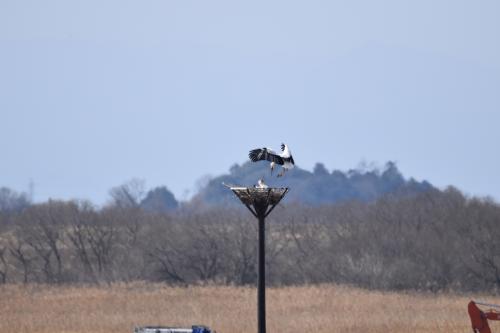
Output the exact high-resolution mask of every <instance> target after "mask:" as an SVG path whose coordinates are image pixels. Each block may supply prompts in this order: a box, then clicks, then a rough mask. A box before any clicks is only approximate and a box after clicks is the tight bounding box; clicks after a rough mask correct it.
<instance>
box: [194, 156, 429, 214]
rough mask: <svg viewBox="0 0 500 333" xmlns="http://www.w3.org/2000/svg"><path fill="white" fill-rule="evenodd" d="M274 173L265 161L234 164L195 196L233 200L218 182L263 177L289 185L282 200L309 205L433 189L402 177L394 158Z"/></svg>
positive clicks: (212, 200)
mask: <svg viewBox="0 0 500 333" xmlns="http://www.w3.org/2000/svg"><path fill="white" fill-rule="evenodd" d="M277 173H278V172H275V173H274V175H272V176H271V174H270V169H269V163H266V162H259V163H251V162H247V163H244V164H242V165H241V166H240V165H237V164H235V165H234V166H233V167H231V169H230V170H229V174H225V175H221V176H218V177H216V178H213V179H212V180H211V181H210V182H208V184H207V186H206V187H204V188H202V189H201V190H200V193H198V195H196V197H195V200H198V201H201V202H203V203H207V204H210V205H213V204H228V203H229V204H231V203H235V201H234V200H232V199H233V198H232V196H233V194H232V193H231V192H230V191H228V190H227V189H226V188H225V187H223V186H221V184H222V183H226V184H235V185H244V186H253V185H254V184H256V183H257V180H258V179H259V178H263V179H264V181H265V182H266V184H268V185H272V186H286V187H289V188H290V189H291V191H290V193H289V194H287V197H286V199H285V202H298V203H303V204H308V205H322V204H329V203H337V202H345V201H350V200H355V201H362V202H369V201H373V200H375V199H377V198H379V197H381V196H383V195H386V194H389V193H392V194H397V195H400V196H406V195H412V194H417V193H421V192H425V191H429V190H431V189H433V186H432V185H431V184H430V183H428V182H427V181H422V182H418V181H416V180H414V179H412V178H410V179H405V178H404V177H403V175H402V174H401V172H400V171H399V170H398V168H397V166H396V164H395V163H393V162H388V163H386V165H385V167H384V168H382V169H377V168H373V169H369V170H357V169H353V170H349V171H347V172H342V171H339V170H334V171H333V172H329V171H328V170H327V169H326V168H325V166H324V165H323V164H321V163H317V164H316V166H315V167H314V170H313V171H312V172H310V171H307V170H304V169H301V168H299V167H296V168H294V169H292V170H291V171H289V172H288V173H287V174H286V176H284V177H282V178H277V177H276V174H277Z"/></svg>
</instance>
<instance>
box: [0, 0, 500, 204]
mask: <svg viewBox="0 0 500 333" xmlns="http://www.w3.org/2000/svg"><path fill="white" fill-rule="evenodd" d="M499 13H500V2H499V1H487V0H484V1H461V0H440V1H427V0H422V1H401V0H397V1H396V0H395V1H389V0H380V1H317V0H310V1H294V0H287V1H279V0H278V1H251V2H250V1H230V0H228V1H218V0H214V1H191V0H179V1H175V0H158V1H152V0H144V1H126V0H119V1H115V0H109V1H89V0H88V1H68V0H61V1H53V0H47V1H36V0H35V1H29V0H22V1H20V0H12V1H11V0H0V148H1V149H0V187H1V186H7V187H10V188H12V189H14V190H17V191H28V188H29V184H30V182H32V183H33V188H34V200H35V201H38V202H39V201H45V200H47V199H48V198H57V199H89V200H91V201H93V202H95V203H97V204H102V203H105V202H106V201H107V200H108V199H109V189H110V188H112V187H114V186H117V185H120V184H122V183H124V182H127V181H129V180H130V179H133V178H139V179H142V180H144V181H145V184H146V187H147V188H151V187H156V186H160V185H165V186H167V187H168V188H169V189H170V190H172V191H173V192H174V194H175V195H176V197H177V198H178V199H188V198H189V197H190V196H191V195H193V194H194V193H195V191H196V187H197V184H199V181H198V180H199V179H203V178H206V177H207V176H208V175H211V176H217V175H220V174H222V173H226V172H228V170H229V168H230V166H231V165H233V164H234V163H239V164H241V163H244V162H245V161H247V159H248V158H247V154H248V151H249V150H250V149H252V148H257V147H264V146H267V147H273V148H275V149H278V148H279V145H280V144H281V142H286V143H287V144H289V146H290V149H291V150H292V153H293V156H294V159H295V162H296V163H297V165H298V166H300V167H301V168H305V169H307V170H312V168H313V167H314V165H315V164H316V163H317V162H322V163H324V164H325V166H326V167H327V169H329V170H334V169H339V170H348V169H351V168H356V167H357V166H358V165H360V163H368V164H371V163H374V164H375V165H384V164H385V162H387V161H389V160H391V161H395V162H396V163H397V165H398V167H399V168H400V170H401V171H402V173H403V174H404V175H405V176H406V177H414V178H415V179H417V180H424V179H425V180H428V181H429V182H431V183H432V184H434V185H435V186H438V187H440V188H444V187H446V186H448V185H453V186H455V187H457V188H459V189H460V190H462V191H463V192H465V193H466V194H468V195H474V196H476V195H477V196H490V197H492V198H494V199H495V200H497V201H500V174H499V170H500V154H499V149H498V144H499V142H500V130H499V125H500V39H499V36H500V20H499V19H498V16H499Z"/></svg>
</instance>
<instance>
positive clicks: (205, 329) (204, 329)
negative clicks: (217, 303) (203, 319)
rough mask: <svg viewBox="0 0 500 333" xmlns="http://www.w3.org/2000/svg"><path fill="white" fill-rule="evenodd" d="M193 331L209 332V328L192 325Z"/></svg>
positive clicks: (198, 332) (194, 332)
mask: <svg viewBox="0 0 500 333" xmlns="http://www.w3.org/2000/svg"><path fill="white" fill-rule="evenodd" d="M192 329H193V333H211V331H210V329H209V328H208V327H205V326H193V327H192Z"/></svg>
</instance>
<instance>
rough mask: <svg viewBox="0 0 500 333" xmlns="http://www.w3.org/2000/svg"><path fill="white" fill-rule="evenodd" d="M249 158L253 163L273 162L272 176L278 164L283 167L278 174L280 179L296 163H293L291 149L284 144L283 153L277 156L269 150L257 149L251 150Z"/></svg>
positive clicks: (282, 146) (282, 145)
mask: <svg viewBox="0 0 500 333" xmlns="http://www.w3.org/2000/svg"><path fill="white" fill-rule="evenodd" d="M248 157H250V160H251V161H252V162H258V161H269V162H271V165H270V166H271V175H272V174H273V170H274V167H275V165H276V164H279V165H281V166H282V169H281V172H280V173H279V174H278V177H281V176H283V175H284V174H285V172H286V171H288V170H289V169H292V168H293V167H294V165H295V162H294V161H293V157H292V154H291V152H290V149H288V146H287V145H285V144H284V143H282V144H281V153H280V154H276V153H275V152H274V151H273V150H271V149H269V148H257V149H253V150H250V153H249V154H248Z"/></svg>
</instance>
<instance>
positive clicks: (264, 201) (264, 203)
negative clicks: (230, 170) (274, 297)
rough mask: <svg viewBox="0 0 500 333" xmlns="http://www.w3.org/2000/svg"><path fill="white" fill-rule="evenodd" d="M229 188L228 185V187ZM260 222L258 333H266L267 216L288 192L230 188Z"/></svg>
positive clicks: (282, 189)
mask: <svg viewBox="0 0 500 333" xmlns="http://www.w3.org/2000/svg"><path fill="white" fill-rule="evenodd" d="M226 186H227V185H226ZM229 188H230V189H231V190H232V191H233V192H234V194H236V196H237V197H238V198H239V199H240V200H241V202H242V203H243V204H244V205H245V206H246V207H247V208H248V210H249V211H250V212H251V213H252V215H253V216H255V217H256V218H257V219H258V220H259V262H258V266H259V272H258V274H259V276H258V282H257V332H258V333H266V235H265V233H266V223H265V222H266V216H267V215H269V214H270V213H271V212H272V210H273V209H274V207H276V205H277V204H278V203H279V202H280V201H281V199H283V197H284V196H285V194H286V193H287V192H288V188H287V187H281V188H249V187H237V186H232V187H229Z"/></svg>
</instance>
